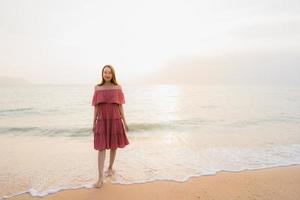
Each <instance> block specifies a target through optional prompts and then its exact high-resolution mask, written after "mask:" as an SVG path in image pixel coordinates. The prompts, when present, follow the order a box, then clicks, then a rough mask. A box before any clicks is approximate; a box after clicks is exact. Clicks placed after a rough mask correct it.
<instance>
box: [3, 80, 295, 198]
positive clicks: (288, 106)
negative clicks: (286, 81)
mask: <svg viewBox="0 0 300 200" xmlns="http://www.w3.org/2000/svg"><path fill="white" fill-rule="evenodd" d="M0 90H1V93H0V198H3V199H5V198H9V197H11V196H14V195H17V194H21V193H26V192H28V193H30V194H31V195H32V196H45V195H47V194H51V193H55V192H57V191H60V190H64V189H70V188H81V187H86V188H91V187H92V184H93V183H94V182H95V181H96V180H97V176H98V174H97V173H98V171H97V151H95V150H94V149H93V133H92V130H91V126H92V117H93V107H92V106H91V100H92V95H93V86H92V85H26V86H0ZM123 91H124V94H125V100H126V104H125V105H124V111H125V116H126V119H127V123H128V126H129V129H130V130H129V132H127V135H128V139H129V142H130V144H129V145H128V146H126V147H125V148H123V149H118V151H117V157H116V160H115V164H114V168H115V169H116V175H115V176H114V177H113V178H110V179H106V180H105V181H111V182H113V183H120V184H133V183H144V182H150V181H156V180H173V181H186V180H187V179H188V178H190V177H194V176H205V175H212V174H215V173H217V172H219V171H242V170H246V169H261V168H268V167H276V166H287V165H293V164H300V87H291V86H290V87H283V86H280V87H279V86H197V85H147V86H126V85H123ZM108 163H109V151H107V152H106V161H105V169H106V168H107V166H108Z"/></svg>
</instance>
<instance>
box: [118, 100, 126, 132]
mask: <svg viewBox="0 0 300 200" xmlns="http://www.w3.org/2000/svg"><path fill="white" fill-rule="evenodd" d="M119 110H120V113H121V117H122V119H123V122H124V125H125V128H126V130H127V131H128V126H127V123H126V119H125V115H124V109H123V105H122V104H119Z"/></svg>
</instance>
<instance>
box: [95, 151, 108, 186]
mask: <svg viewBox="0 0 300 200" xmlns="http://www.w3.org/2000/svg"><path fill="white" fill-rule="evenodd" d="M105 154H106V149H104V150H102V151H98V172H99V177H98V182H97V183H96V187H102V184H103V178H104V175H103V168H104V161H105Z"/></svg>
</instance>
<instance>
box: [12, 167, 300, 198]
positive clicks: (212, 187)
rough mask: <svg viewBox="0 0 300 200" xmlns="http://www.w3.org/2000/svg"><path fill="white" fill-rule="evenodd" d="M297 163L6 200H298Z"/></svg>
mask: <svg viewBox="0 0 300 200" xmlns="http://www.w3.org/2000/svg"><path fill="white" fill-rule="evenodd" d="M299 188H300V165H293V166H288V167H276V168H268V169H261V170H245V171H242V172H219V173H217V174H216V175H210V176H201V177H193V178H190V179H189V180H187V181H186V182H175V181H154V182H151V183H143V184H131V185H121V184H112V183H110V182H109V181H107V182H106V183H105V185H104V186H103V187H102V188H100V189H96V188H91V189H75V190H64V191H60V192H58V193H55V194H50V195H48V196H45V197H43V198H41V197H32V196H30V195H29V194H22V195H19V196H15V197H12V198H10V200H21V199H22V200H32V199H45V200H46V199H47V200H58V199H60V200H69V199H72V200H81V199H84V200H93V199H105V200H110V199H119V200H127V199H128V200H141V199H143V200H148V199H155V200H160V199H161V200H167V199H172V200H184V199H203V200H204V199H207V200H237V199H249V200H257V199H263V200H269V199H270V200H277V199H278V200H283V199H284V200H297V199H300V189H299Z"/></svg>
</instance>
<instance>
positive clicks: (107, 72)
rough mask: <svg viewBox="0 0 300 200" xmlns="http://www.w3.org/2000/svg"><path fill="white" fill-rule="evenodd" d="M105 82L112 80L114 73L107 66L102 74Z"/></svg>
mask: <svg viewBox="0 0 300 200" xmlns="http://www.w3.org/2000/svg"><path fill="white" fill-rule="evenodd" d="M102 76H103V78H104V80H105V82H110V81H111V80H112V77H113V74H112V71H111V69H110V68H109V67H105V68H104V70H103V74H102Z"/></svg>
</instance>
